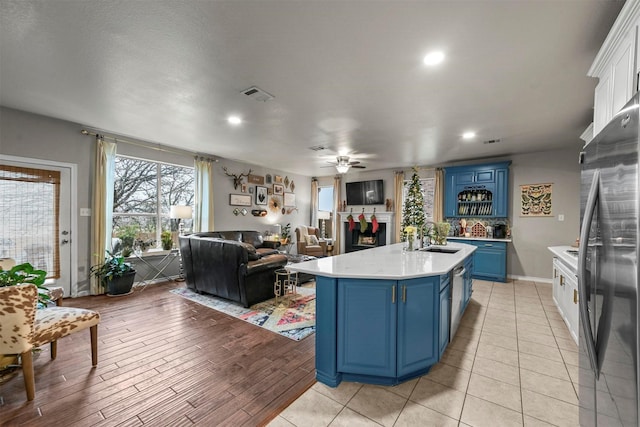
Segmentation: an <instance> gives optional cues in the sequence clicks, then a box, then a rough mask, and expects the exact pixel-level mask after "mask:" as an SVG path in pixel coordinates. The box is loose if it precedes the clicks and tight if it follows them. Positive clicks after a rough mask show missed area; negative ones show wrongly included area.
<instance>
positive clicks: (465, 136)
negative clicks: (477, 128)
mask: <svg viewBox="0 0 640 427" xmlns="http://www.w3.org/2000/svg"><path fill="white" fill-rule="evenodd" d="M475 137H476V133H475V132H465V133H463V134H462V138H463V139H471V138H475Z"/></svg>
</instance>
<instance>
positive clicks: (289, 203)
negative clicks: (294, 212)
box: [283, 193, 296, 207]
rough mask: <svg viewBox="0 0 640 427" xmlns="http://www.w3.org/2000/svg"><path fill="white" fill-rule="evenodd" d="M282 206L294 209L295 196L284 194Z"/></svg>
mask: <svg viewBox="0 0 640 427" xmlns="http://www.w3.org/2000/svg"><path fill="white" fill-rule="evenodd" d="M283 204H284V206H286V207H294V206H295V205H296V195H295V194H293V193H284V203H283Z"/></svg>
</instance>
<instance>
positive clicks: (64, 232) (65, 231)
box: [60, 230, 69, 236]
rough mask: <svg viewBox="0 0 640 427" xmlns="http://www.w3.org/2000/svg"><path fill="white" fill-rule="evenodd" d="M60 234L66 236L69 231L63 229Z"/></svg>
mask: <svg viewBox="0 0 640 427" xmlns="http://www.w3.org/2000/svg"><path fill="white" fill-rule="evenodd" d="M60 234H62V235H63V236H66V235H67V234H69V232H68V231H67V230H63V231H61V232H60Z"/></svg>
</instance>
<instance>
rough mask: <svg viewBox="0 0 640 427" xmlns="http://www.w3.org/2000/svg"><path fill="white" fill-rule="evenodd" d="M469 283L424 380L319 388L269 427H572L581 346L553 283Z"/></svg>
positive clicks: (299, 400) (575, 417) (304, 396)
mask: <svg viewBox="0 0 640 427" xmlns="http://www.w3.org/2000/svg"><path fill="white" fill-rule="evenodd" d="M473 286H474V292H473V297H472V300H471V302H470V303H469V306H468V307H467V310H466V311H465V314H464V317H463V318H462V321H461V324H460V327H459V329H458V332H457V334H456V336H455V338H454V339H453V341H452V342H451V343H449V346H448V347H447V350H446V351H445V354H444V355H443V357H442V360H441V361H440V363H438V364H437V365H435V366H434V367H433V368H432V369H431V371H430V372H429V374H427V375H424V376H422V377H420V378H417V379H414V380H411V381H408V382H406V383H403V384H400V385H398V386H395V387H383V386H373V385H366V384H365V385H363V384H359V383H350V382H343V383H341V384H340V385H339V386H338V387H336V388H330V387H327V386H325V385H323V384H321V383H316V384H315V385H314V386H313V387H311V388H310V389H309V390H308V391H307V392H305V393H304V394H303V395H302V396H300V397H299V398H298V399H297V400H296V401H294V402H293V403H292V404H291V405H290V406H289V407H288V408H286V409H285V410H284V411H283V412H282V413H281V414H280V415H279V416H278V417H276V418H275V419H274V420H273V421H272V422H271V423H270V424H269V426H270V427H291V426H298V427H312V426H319V427H324V426H349V427H352V426H353V427H356V426H381V425H382V426H397V427H400V426H420V427H422V426H477V427H483V426H490V427H498V426H522V425H525V426H549V425H556V426H572V427H573V426H578V395H577V392H578V384H577V381H578V366H577V363H578V362H577V361H578V347H577V346H576V344H575V342H574V341H573V339H572V338H571V336H570V334H569V331H568V329H567V327H566V325H565V324H564V322H563V320H562V318H561V317H560V314H559V313H558V310H557V308H556V306H555V305H554V303H553V299H552V295H551V284H549V283H534V282H525V281H515V282H511V283H493V282H486V281H481V280H475V281H474V285H473Z"/></svg>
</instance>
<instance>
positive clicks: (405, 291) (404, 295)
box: [402, 285, 407, 302]
mask: <svg viewBox="0 0 640 427" xmlns="http://www.w3.org/2000/svg"><path fill="white" fill-rule="evenodd" d="M402 302H407V285H402Z"/></svg>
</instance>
